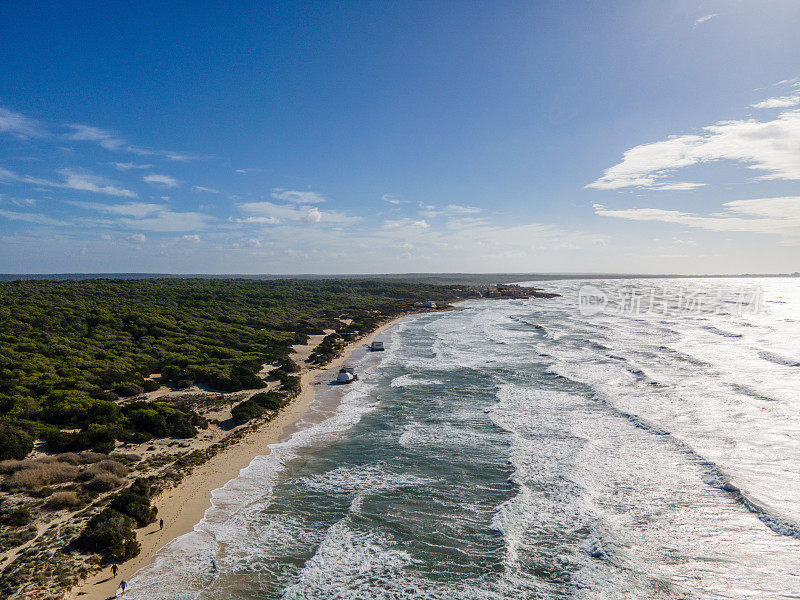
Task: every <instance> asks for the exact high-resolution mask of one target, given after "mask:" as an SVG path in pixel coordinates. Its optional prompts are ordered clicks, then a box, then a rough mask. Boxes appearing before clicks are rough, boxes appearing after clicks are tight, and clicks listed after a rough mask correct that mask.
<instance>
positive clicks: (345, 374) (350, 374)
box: [336, 367, 358, 383]
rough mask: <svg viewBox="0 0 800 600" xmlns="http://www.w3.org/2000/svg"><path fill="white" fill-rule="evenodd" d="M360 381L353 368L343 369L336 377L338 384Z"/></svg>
mask: <svg viewBox="0 0 800 600" xmlns="http://www.w3.org/2000/svg"><path fill="white" fill-rule="evenodd" d="M357 380H358V375H357V374H356V372H355V369H353V368H352V367H342V368H341V369H339V374H338V375H337V376H336V383H353V382H354V381H357Z"/></svg>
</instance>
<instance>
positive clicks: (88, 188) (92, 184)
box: [0, 168, 137, 198]
mask: <svg viewBox="0 0 800 600" xmlns="http://www.w3.org/2000/svg"><path fill="white" fill-rule="evenodd" d="M59 173H60V174H61V176H62V177H63V178H64V181H63V182H59V181H51V180H49V179H42V178H40V177H31V176H29V175H20V174H18V173H15V172H14V171H10V170H8V169H2V168H0V182H2V181H6V182H8V181H17V182H20V183H28V184H31V185H37V186H45V187H53V188H67V189H71V190H80V191H83V192H94V193H97V194H107V195H109V196H120V197H123V198H136V197H137V196H136V193H135V192H132V191H131V190H128V189H125V188H121V187H118V186H117V185H116V184H114V183H113V182H111V181H109V180H107V179H106V178H104V177H98V176H96V175H90V174H86V173H80V172H77V171H74V170H72V169H61V170H60V171H59Z"/></svg>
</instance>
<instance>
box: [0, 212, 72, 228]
mask: <svg viewBox="0 0 800 600" xmlns="http://www.w3.org/2000/svg"><path fill="white" fill-rule="evenodd" d="M0 217H4V218H6V219H10V220H12V221H23V222H25V223H34V224H35V225H54V226H62V225H68V223H67V222H65V221H60V220H58V219H53V218H51V217H48V216H47V215H42V214H38V213H28V212H15V211H11V210H0Z"/></svg>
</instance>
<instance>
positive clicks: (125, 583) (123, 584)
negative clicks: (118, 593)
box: [119, 579, 128, 594]
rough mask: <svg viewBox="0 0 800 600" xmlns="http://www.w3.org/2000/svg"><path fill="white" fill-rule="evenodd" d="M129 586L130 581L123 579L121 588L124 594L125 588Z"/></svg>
mask: <svg viewBox="0 0 800 600" xmlns="http://www.w3.org/2000/svg"><path fill="white" fill-rule="evenodd" d="M127 587H128V582H127V581H125V580H124V579H123V580H122V581H121V582H120V584H119V589H121V590H122V593H123V594H124V593H125V588H127Z"/></svg>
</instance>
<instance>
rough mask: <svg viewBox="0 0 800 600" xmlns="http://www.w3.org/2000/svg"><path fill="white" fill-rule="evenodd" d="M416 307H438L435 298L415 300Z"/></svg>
mask: <svg viewBox="0 0 800 600" xmlns="http://www.w3.org/2000/svg"><path fill="white" fill-rule="evenodd" d="M414 307H415V308H436V302H434V301H433V300H426V301H425V302H414Z"/></svg>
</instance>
